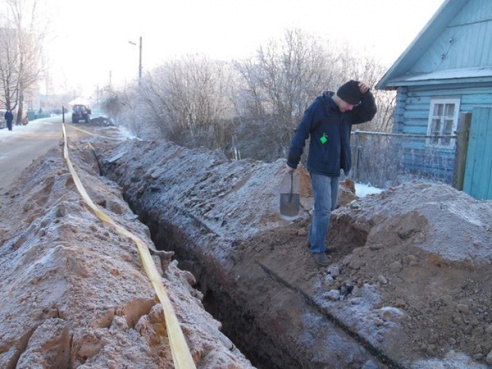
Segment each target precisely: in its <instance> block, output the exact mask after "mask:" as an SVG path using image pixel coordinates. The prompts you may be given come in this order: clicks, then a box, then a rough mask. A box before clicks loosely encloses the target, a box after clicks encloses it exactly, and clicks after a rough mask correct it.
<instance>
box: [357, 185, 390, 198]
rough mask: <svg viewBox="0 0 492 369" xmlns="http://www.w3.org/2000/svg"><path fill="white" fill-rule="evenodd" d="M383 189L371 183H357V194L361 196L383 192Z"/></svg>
mask: <svg viewBox="0 0 492 369" xmlns="http://www.w3.org/2000/svg"><path fill="white" fill-rule="evenodd" d="M382 191H383V190H382V189H380V188H377V187H373V186H371V185H370V184H363V183H355V194H356V195H357V196H359V197H365V196H367V195H372V194H375V193H381V192H382Z"/></svg>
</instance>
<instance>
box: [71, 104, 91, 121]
mask: <svg viewBox="0 0 492 369" xmlns="http://www.w3.org/2000/svg"><path fill="white" fill-rule="evenodd" d="M90 115H91V109H89V108H88V107H87V106H85V105H80V104H78V105H74V106H73V108H72V123H78V122H79V121H80V120H83V121H85V122H86V123H89V120H90Z"/></svg>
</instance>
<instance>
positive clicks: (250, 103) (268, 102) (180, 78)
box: [103, 29, 395, 161]
mask: <svg viewBox="0 0 492 369" xmlns="http://www.w3.org/2000/svg"><path fill="white" fill-rule="evenodd" d="M385 71H386V67H384V66H383V65H381V63H378V62H377V61H376V59H375V58H374V57H371V56H370V55H367V54H365V55H364V54H359V53H357V52H354V51H353V50H351V49H350V48H349V47H347V46H344V47H341V46H340V45H336V44H333V43H331V42H330V41H329V40H323V39H320V38H316V37H313V36H311V35H309V34H307V33H305V32H303V31H301V30H297V29H293V30H285V32H284V35H283V37H281V38H280V39H276V40H271V41H270V42H268V43H267V44H266V45H264V46H260V47H259V48H258V50H257V51H256V53H255V55H254V56H252V57H251V58H249V59H247V60H241V61H231V62H224V61H216V60H211V59H209V58H207V57H206V56H203V55H187V56H184V57H182V58H180V59H176V60H172V61H168V62H166V63H164V64H162V65H160V66H158V67H156V68H154V69H152V70H149V71H146V72H145V73H144V74H143V75H142V77H141V80H140V81H139V82H140V83H135V84H130V85H127V86H125V87H123V88H120V89H118V90H116V89H113V88H111V86H107V87H106V88H105V92H104V99H103V100H104V109H105V111H106V112H107V113H108V114H109V115H110V117H112V118H113V119H114V120H116V121H117V122H118V124H120V125H124V126H126V127H128V128H129V129H130V131H132V132H133V133H135V134H136V135H138V136H139V137H141V138H143V139H149V138H152V139H155V138H163V139H168V140H171V141H173V142H176V143H178V144H180V145H182V146H185V147H189V148H208V149H214V150H222V151H223V152H224V153H225V154H226V156H227V157H229V158H252V159H257V160H264V161H274V160H276V159H278V158H280V157H285V155H286V152H287V150H288V147H289V143H290V139H291V136H292V133H293V130H294V129H295V127H296V125H297V123H298V122H299V121H300V119H301V118H302V115H303V113H304V111H305V109H306V108H307V106H308V105H309V104H310V103H311V102H312V101H313V100H314V98H316V97H317V96H318V95H320V94H321V93H322V92H323V91H326V90H331V91H336V89H337V88H338V87H339V86H340V85H341V84H343V83H345V82H346V81H347V80H349V79H356V80H362V81H365V82H366V83H368V84H369V85H370V86H374V85H375V84H376V83H377V82H378V80H379V79H380V78H381V77H382V76H383V74H384V73H385ZM373 93H374V95H375V98H376V101H377V103H378V114H377V116H376V117H375V118H374V120H373V121H372V122H370V123H366V124H364V126H365V127H364V129H367V130H375V131H383V132H384V131H386V132H387V131H390V130H391V127H392V116H393V109H394V98H395V96H394V93H389V92H385V91H374V90H373Z"/></svg>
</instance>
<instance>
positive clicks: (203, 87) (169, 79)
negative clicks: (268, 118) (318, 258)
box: [140, 55, 230, 148]
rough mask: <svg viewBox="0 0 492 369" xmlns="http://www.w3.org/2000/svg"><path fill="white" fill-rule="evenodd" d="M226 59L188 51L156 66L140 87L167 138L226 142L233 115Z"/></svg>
mask: <svg viewBox="0 0 492 369" xmlns="http://www.w3.org/2000/svg"><path fill="white" fill-rule="evenodd" d="M229 78H230V77H229V69H228V67H227V64H226V63H223V62H218V61H213V60H209V59H208V58H207V57H205V56H199V55H188V56H185V57H183V58H181V59H179V60H174V61H171V62H168V63H166V64H164V65H162V66H160V67H158V68H156V69H155V70H154V71H153V72H152V73H151V75H149V76H148V78H146V79H145V81H144V84H142V88H141V91H140V95H141V99H142V102H143V104H144V106H145V109H146V110H147V111H148V112H149V114H147V117H149V118H150V119H152V118H153V120H154V123H156V124H157V125H158V126H160V128H161V132H163V133H164V134H165V135H166V137H167V138H169V139H172V140H174V141H176V142H179V143H181V144H183V145H186V146H191V147H199V146H205V147H210V148H217V147H220V146H221V145H222V143H221V142H219V141H220V140H221V137H223V134H224V129H225V126H224V124H225V123H224V122H225V120H226V118H227V117H228V115H229V111H230V107H229V100H228V99H227V86H228V83H229Z"/></svg>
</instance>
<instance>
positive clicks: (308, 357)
mask: <svg viewBox="0 0 492 369" xmlns="http://www.w3.org/2000/svg"><path fill="white" fill-rule="evenodd" d="M115 158H116V159H113V160H112V161H107V162H103V164H102V165H101V169H102V170H101V173H102V175H104V176H105V177H107V178H109V179H110V180H112V181H115V182H116V183H118V184H119V185H120V187H121V191H122V194H123V197H124V199H125V201H126V202H127V203H128V205H129V206H130V208H131V209H132V211H133V212H134V213H135V214H137V215H138V217H139V220H140V221H141V222H142V223H143V224H145V225H146V226H147V227H148V228H149V231H150V234H151V238H152V241H153V242H154V244H155V246H156V248H157V249H159V250H165V251H173V252H174V253H175V259H176V260H177V261H178V263H179V264H178V267H179V268H180V269H183V270H187V271H190V272H191V273H193V275H194V276H195V278H196V281H197V284H196V285H195V286H194V287H195V288H196V289H198V290H200V291H201V293H202V294H203V300H202V303H203V305H204V307H205V309H206V310H207V311H208V312H209V313H210V314H211V315H212V316H213V317H214V318H215V319H216V320H217V321H219V322H220V323H221V324H222V329H221V331H222V332H223V333H224V334H225V335H226V336H227V337H228V338H229V339H231V341H232V342H233V343H234V345H235V346H236V347H237V348H238V349H239V350H240V351H241V352H242V353H243V354H244V355H245V356H246V357H247V358H248V359H249V360H250V361H251V363H252V364H253V365H254V366H255V367H257V368H258V369H318V368H319V369H321V368H323V369H367V368H371V369H382V368H385V369H400V368H403V367H402V366H401V365H400V364H399V363H397V362H395V361H393V360H392V359H391V358H390V357H389V356H388V355H386V354H385V353H384V352H381V351H379V350H378V349H377V348H375V347H374V346H373V345H372V344H371V343H370V342H368V341H367V340H366V339H365V338H364V337H363V336H362V335H360V334H359V332H357V331H354V329H353V328H351V327H347V326H346V325H345V324H344V323H343V322H341V321H339V320H338V319H337V318H336V317H335V316H333V315H332V314H331V313H330V311H329V310H328V309H326V308H324V307H323V306H321V305H320V304H319V303H318V302H317V301H315V297H316V291H313V290H310V291H306V289H305V288H304V287H306V284H304V285H303V286H301V287H299V285H298V284H296V283H294V282H292V281H289V278H288V277H289V276H288V275H287V276H286V275H285V270H283V269H284V268H283V265H282V266H280V268H277V269H275V268H272V267H271V265H272V264H271V263H270V264H269V261H271V259H269V258H271V257H275V253H279V252H283V251H282V249H283V246H285V245H284V244H283V242H287V243H288V240H289V237H291V236H290V235H289V234H290V233H289V232H290V231H289V229H288V228H285V229H283V230H282V229H274V230H273V231H272V233H271V234H270V235H269V234H266V235H263V234H262V235H260V237H264V238H263V239H260V240H258V239H255V238H256V237H257V236H256V235H253V236H251V237H249V238H246V239H243V240H238V239H235V238H234V237H231V238H228V237H226V236H223V235H219V234H217V233H215V232H214V230H213V229H210V228H209V227H208V226H207V225H206V224H205V222H204V221H203V220H202V219H200V218H199V217H197V216H195V215H193V213H191V212H189V211H188V210H187V207H186V206H185V205H183V204H180V203H179V201H176V199H175V198H174V199H173V198H171V197H170V196H171V195H170V193H173V192H172V190H170V188H171V187H170V186H171V184H170V183H171V182H173V181H174V179H170V180H168V181H169V182H165V181H163V180H162V179H160V180H159V181H155V182H154V181H153V179H152V177H147V178H142V177H144V169H143V167H142V166H140V165H137V167H136V168H134V169H132V170H129V167H128V166H127V164H125V163H119V162H118V163H116V161H118V159H119V157H115ZM195 177H196V179H195V180H196V181H198V182H197V183H199V184H198V185H197V186H198V187H199V188H200V189H202V188H203V189H205V188H206V183H205V182H204V181H205V179H204V178H206V179H207V180H209V179H211V180H212V181H213V176H209V175H208V174H206V175H205V177H200V176H199V175H197V174H196V173H195ZM180 196H183V195H182V194H180ZM184 196H186V197H187V198H189V197H190V196H196V195H195V193H193V192H192V193H191V194H190V193H188V192H187V193H186V194H184ZM195 198H196V197H195ZM203 203H204V204H205V205H204V206H206V201H203ZM306 221H307V220H306ZM333 228H334V229H335V230H336V231H335V232H330V233H332V234H333V236H334V237H335V238H336V239H337V240H338V241H339V242H343V243H344V244H343V245H341V246H342V247H340V249H341V250H344V251H343V252H344V253H345V255H347V254H349V253H351V252H352V250H354V249H355V248H359V247H361V246H363V245H364V244H365V242H366V239H367V232H364V231H360V229H354V228H353V227H352V226H351V225H350V219H343V218H340V219H338V224H336V225H335V224H334V226H333ZM282 232H284V238H283V239H282V240H280V241H279V240H278V234H279V233H282ZM260 233H261V232H260ZM270 236H272V237H271V239H270ZM303 240H305V237H304V238H303ZM329 241H330V240H329ZM299 242H300V241H297V243H299ZM304 242H305V241H304ZM291 246H292V247H294V246H296V247H298V244H297V245H294V243H293V244H292V245H291ZM252 249H256V250H254V251H251V250H252ZM257 249H261V250H260V251H261V252H260V254H258V255H256V254H254V252H256V251H257ZM290 251H292V249H291V250H290ZM287 252H289V250H287ZM272 255H273V256H272ZM283 256H284V257H285V255H283ZM343 256H344V255H338V257H339V258H342V257H343ZM295 262H296V261H295V260H294V261H293V263H294V264H295ZM282 273H283V274H282ZM281 274H282V275H281ZM239 277H240V278H239ZM313 279H314V278H313ZM348 293H350V291H349V292H348ZM369 362H372V363H377V365H376V364H375V366H374V365H369V366H367V363H369Z"/></svg>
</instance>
